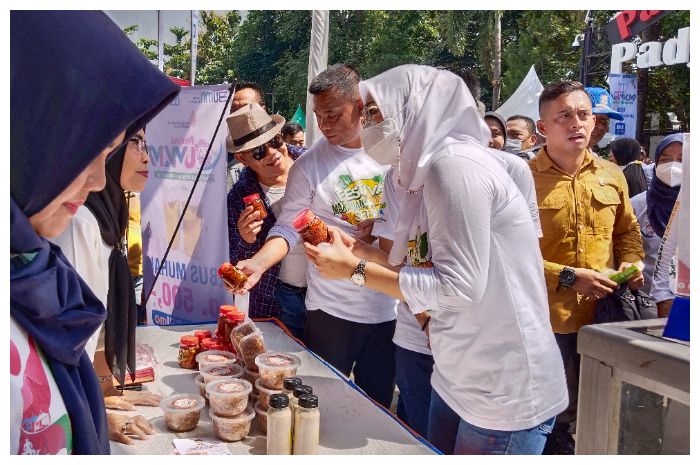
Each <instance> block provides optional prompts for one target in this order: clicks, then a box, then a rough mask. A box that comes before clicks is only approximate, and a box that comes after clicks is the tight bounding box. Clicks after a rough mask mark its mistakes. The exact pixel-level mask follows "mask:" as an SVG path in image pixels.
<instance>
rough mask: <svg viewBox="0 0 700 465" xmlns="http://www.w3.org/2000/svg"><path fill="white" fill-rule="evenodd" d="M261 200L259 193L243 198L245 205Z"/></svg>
mask: <svg viewBox="0 0 700 465" xmlns="http://www.w3.org/2000/svg"><path fill="white" fill-rule="evenodd" d="M259 198H260V194H258V193H257V192H256V193H255V194H250V195H248V196H246V197H243V203H250V202H252V201H253V200H258V199H259Z"/></svg>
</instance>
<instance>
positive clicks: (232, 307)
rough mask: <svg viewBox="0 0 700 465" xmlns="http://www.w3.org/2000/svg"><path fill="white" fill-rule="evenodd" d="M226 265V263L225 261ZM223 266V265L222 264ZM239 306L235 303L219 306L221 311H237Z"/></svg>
mask: <svg viewBox="0 0 700 465" xmlns="http://www.w3.org/2000/svg"><path fill="white" fill-rule="evenodd" d="M224 265H226V263H224ZM221 266H223V265H221ZM237 311H238V307H236V306H235V305H221V306H219V313H228V312H237Z"/></svg>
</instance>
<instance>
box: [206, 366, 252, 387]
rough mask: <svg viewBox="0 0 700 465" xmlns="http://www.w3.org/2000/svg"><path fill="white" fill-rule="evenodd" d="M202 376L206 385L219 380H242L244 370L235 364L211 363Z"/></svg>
mask: <svg viewBox="0 0 700 465" xmlns="http://www.w3.org/2000/svg"><path fill="white" fill-rule="evenodd" d="M200 374H201V375H202V377H203V378H204V382H205V383H209V382H211V381H216V380H219V379H232V378H240V377H241V376H242V375H243V368H242V367H241V366H240V365H237V364H235V363H233V362H219V363H210V364H209V365H207V366H205V367H204V368H203V369H202V370H201V371H200Z"/></svg>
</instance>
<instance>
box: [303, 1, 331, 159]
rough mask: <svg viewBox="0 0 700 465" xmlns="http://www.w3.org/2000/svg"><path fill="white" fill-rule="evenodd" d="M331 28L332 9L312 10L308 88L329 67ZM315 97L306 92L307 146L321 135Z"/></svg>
mask: <svg viewBox="0 0 700 465" xmlns="http://www.w3.org/2000/svg"><path fill="white" fill-rule="evenodd" d="M329 29H330V11H329V10H313V11H312V12H311V39H310V40H309V68H308V70H307V73H306V88H307V89H308V86H309V84H311V81H312V80H313V78H315V77H316V76H318V75H319V74H320V73H321V71H324V70H325V69H326V68H327V67H328V30H329ZM313 109H314V98H313V95H311V94H310V93H309V92H308V91H307V92H306V126H305V131H306V134H305V136H304V139H305V143H306V146H307V147H311V146H312V145H314V142H316V141H317V140H318V139H319V138H320V137H321V135H322V134H321V130H320V129H319V128H318V124H317V123H316V115H315V114H314V112H313Z"/></svg>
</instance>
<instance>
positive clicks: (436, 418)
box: [428, 389, 555, 455]
mask: <svg viewBox="0 0 700 465" xmlns="http://www.w3.org/2000/svg"><path fill="white" fill-rule="evenodd" d="M554 418H555V417H552V418H550V419H549V420H547V421H545V422H543V423H542V424H540V425H537V426H535V427H532V428H529V429H525V430H519V431H500V430H492V429H486V428H480V427H478V426H475V425H472V424H470V423H467V422H466V421H464V420H463V419H462V418H460V417H459V415H457V414H456V413H455V412H454V410H452V409H451V408H450V407H449V406H448V405H447V404H446V403H445V401H444V400H442V398H441V397H440V396H439V395H438V394H437V392H435V390H434V389H433V391H432V397H431V399H430V416H429V419H428V441H430V442H431V443H432V444H433V445H434V446H435V447H437V448H438V449H440V450H441V451H442V452H444V453H445V454H485V455H539V454H542V450H543V449H544V444H545V441H546V440H547V435H548V434H549V433H551V432H552V428H553V427H554Z"/></svg>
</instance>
